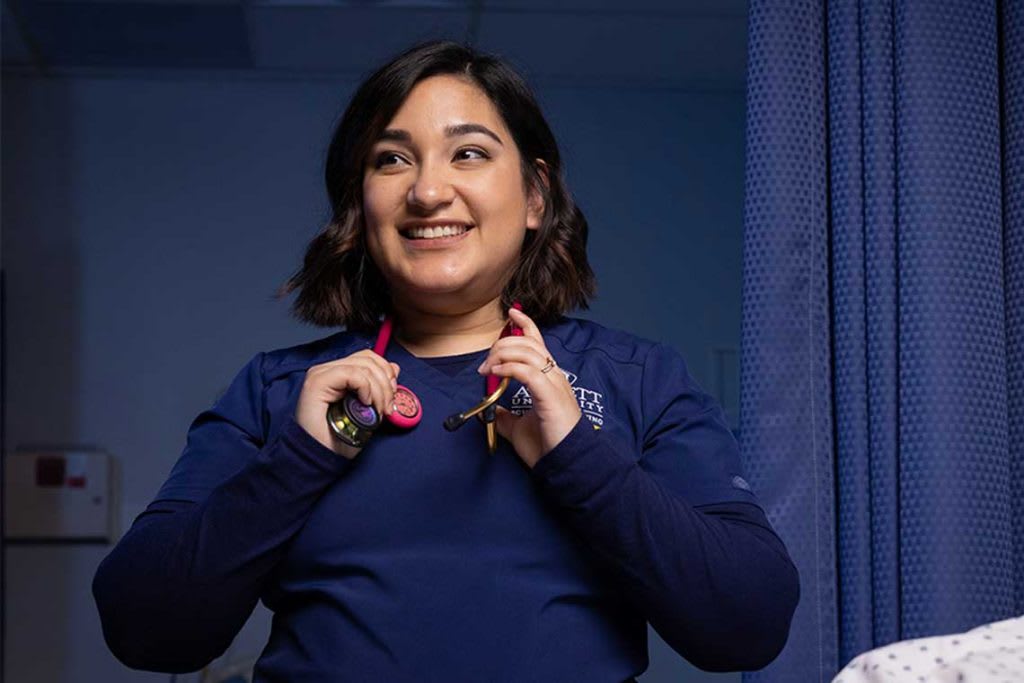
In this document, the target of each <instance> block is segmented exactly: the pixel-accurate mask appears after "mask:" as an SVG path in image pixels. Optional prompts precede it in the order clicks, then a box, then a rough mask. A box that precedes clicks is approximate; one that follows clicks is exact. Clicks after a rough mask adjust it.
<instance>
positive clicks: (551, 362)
mask: <svg viewBox="0 0 1024 683" xmlns="http://www.w3.org/2000/svg"><path fill="white" fill-rule="evenodd" d="M553 367H555V361H554V359H552V358H551V356H548V363H547V365H545V366H544V367H543V368H541V372H543V373H545V374H546V373H547V372H548V371H549V370H551V368H553Z"/></svg>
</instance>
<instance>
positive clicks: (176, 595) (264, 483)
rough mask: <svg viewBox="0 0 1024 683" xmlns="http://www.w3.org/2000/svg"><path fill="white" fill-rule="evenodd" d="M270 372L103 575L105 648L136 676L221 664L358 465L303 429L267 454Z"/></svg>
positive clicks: (236, 394) (212, 414)
mask: <svg viewBox="0 0 1024 683" xmlns="http://www.w3.org/2000/svg"><path fill="white" fill-rule="evenodd" d="M259 365H260V357H259V356H257V357H256V358H254V359H253V361H251V362H250V363H249V364H248V365H247V366H246V368H245V369H243V371H242V372H241V373H240V374H239V375H238V377H236V379H235V381H234V382H233V383H232V385H231V387H230V388H229V389H228V391H227V392H226V394H225V395H224V396H223V397H222V398H221V399H220V400H219V401H218V402H217V403H216V405H215V406H214V407H213V408H212V409H211V410H209V411H206V412H204V413H202V414H201V415H200V416H199V417H198V418H196V420H195V422H193V424H192V426H191V427H190V429H189V434H188V441H187V446H186V448H185V452H184V453H183V454H182V457H181V458H180V459H179V461H178V463H177V464H176V465H175V468H174V471H173V472H172V474H171V477H170V479H169V480H168V481H167V483H165V484H164V486H163V487H162V489H161V491H160V493H159V494H158V495H157V497H156V500H154V501H153V502H152V503H151V504H150V505H149V506H148V507H147V509H146V510H145V512H143V513H142V514H141V515H139V517H138V518H137V519H136V520H135V522H134V523H133V524H132V527H131V528H130V529H129V531H128V532H127V533H126V534H125V536H124V537H123V538H122V539H121V540H120V542H119V543H118V544H117V545H116V546H115V547H114V548H113V550H112V551H111V552H110V554H109V555H108V556H107V557H106V558H105V559H104V560H103V562H102V563H101V564H100V566H99V568H98V570H97V572H96V576H95V578H94V580H93V595H94V597H95V600H96V604H97V607H98V608H99V613H100V619H101V622H102V626H103V633H104V637H105V639H106V641H107V644H108V646H109V647H110V649H111V651H112V652H113V653H114V655H115V656H116V657H117V658H118V659H120V660H121V661H122V662H123V663H124V664H125V665H127V666H129V667H132V668H136V669H146V670H153V671H166V672H177V673H180V672H186V671H194V670H197V669H200V668H202V667H203V666H205V665H206V664H208V663H209V662H210V661H212V660H213V659H214V658H216V657H217V656H219V655H220V654H222V653H223V652H224V651H225V650H226V649H227V647H228V646H229V645H230V644H231V641H232V640H233V639H234V637H235V635H237V633H238V631H239V630H240V629H241V627H242V626H243V625H244V623H245V621H246V620H247V619H248V617H249V615H250V614H251V613H252V610H253V608H254V607H255V605H256V602H257V600H258V599H259V596H260V593H261V590H262V588H263V586H264V584H265V581H266V579H267V577H268V575H269V574H270V572H271V571H272V570H273V568H274V566H275V565H276V564H277V562H278V561H279V559H280V557H281V555H282V553H283V551H284V549H285V547H286V544H287V542H288V541H289V540H290V539H291V538H292V537H293V536H294V535H295V534H296V533H297V532H298V531H299V530H300V529H301V528H302V526H303V523H304V522H305V520H306V518H307V517H308V515H309V513H310V511H311V510H312V508H313V506H314V504H315V503H316V501H317V499H318V498H319V497H320V495H321V494H322V493H323V492H324V491H325V490H326V488H327V487H328V486H330V485H331V484H332V483H333V482H334V481H335V480H336V479H337V478H338V477H339V476H341V475H342V474H343V473H344V472H345V471H346V469H347V468H348V467H350V465H351V463H350V462H349V461H348V460H345V459H344V458H342V457H340V456H338V455H336V454H335V453H334V452H333V451H331V450H330V449H328V448H326V447H324V446H323V445H322V444H320V443H319V442H317V441H316V440H315V439H314V438H313V437H312V436H310V435H309V434H308V433H307V432H306V431H305V430H304V429H302V427H301V426H299V425H298V424H297V423H296V422H295V421H294V419H289V420H288V421H287V422H286V423H285V425H284V427H283V428H282V430H281V431H280V432H279V433H278V434H277V435H276V436H275V437H274V438H273V439H272V440H271V441H270V442H269V443H266V444H264V443H262V426H261V415H262V407H261V405H260V402H261V397H262V380H261V378H260V375H259Z"/></svg>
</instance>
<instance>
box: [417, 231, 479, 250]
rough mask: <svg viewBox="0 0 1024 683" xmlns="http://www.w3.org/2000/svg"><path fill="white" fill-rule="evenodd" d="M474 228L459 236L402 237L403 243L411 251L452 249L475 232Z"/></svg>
mask: <svg viewBox="0 0 1024 683" xmlns="http://www.w3.org/2000/svg"><path fill="white" fill-rule="evenodd" d="M473 230H474V228H470V229H469V230H466V231H464V232H462V233H460V234H458V235H448V236H446V237H430V238H426V239H414V238H412V237H406V236H405V235H402V241H403V242H404V243H405V244H406V245H407V246H408V247H409V248H411V249H425V250H429V249H444V248H446V247H450V246H451V245H453V244H457V243H458V242H461V241H462V240H464V239H465V238H466V235H468V234H469V233H471V232H473Z"/></svg>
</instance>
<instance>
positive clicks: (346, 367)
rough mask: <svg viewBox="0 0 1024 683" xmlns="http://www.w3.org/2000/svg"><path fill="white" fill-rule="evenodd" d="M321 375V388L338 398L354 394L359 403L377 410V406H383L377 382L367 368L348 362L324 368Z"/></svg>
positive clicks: (382, 397)
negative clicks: (338, 396) (336, 395)
mask: <svg viewBox="0 0 1024 683" xmlns="http://www.w3.org/2000/svg"><path fill="white" fill-rule="evenodd" d="M321 374H322V377H321V386H323V387H325V388H326V389H327V390H328V391H330V392H332V393H335V394H338V395H340V396H344V395H345V394H349V393H354V394H355V395H356V398H358V399H359V400H360V402H362V403H363V404H365V405H372V406H373V407H374V408H376V409H378V410H379V406H381V405H383V402H384V396H383V395H382V394H381V390H380V388H379V387H378V384H379V381H378V380H376V379H375V378H374V375H373V372H372V370H371V369H370V368H369V367H368V366H366V365H362V364H360V363H358V362H355V361H351V360H350V362H347V363H343V364H340V365H334V366H332V367H325V368H324V369H323V370H321ZM334 400H337V399H334Z"/></svg>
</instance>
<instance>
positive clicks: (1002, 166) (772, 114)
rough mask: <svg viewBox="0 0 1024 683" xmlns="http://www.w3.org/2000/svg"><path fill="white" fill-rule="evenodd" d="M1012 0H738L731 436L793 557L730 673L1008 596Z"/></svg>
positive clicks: (837, 654)
mask: <svg viewBox="0 0 1024 683" xmlns="http://www.w3.org/2000/svg"><path fill="white" fill-rule="evenodd" d="M1022 41H1024V2H1021V1H1019V0H1018V1H1013V2H1011V1H1010V0H1005V1H1004V2H1001V3H1000V2H996V1H995V0H988V1H986V0H906V1H892V0H860V1H859V2H858V1H857V0H848V1H845V2H844V1H839V0H828V1H826V0H802V1H801V0H751V2H750V15H749V51H748V60H749V61H748V82H747V98H748V101H747V170H746V173H747V178H746V199H745V201H746V206H745V237H744V266H743V267H744V284H743V332H742V334H743V342H742V343H743V357H742V366H741V387H742V390H741V415H742V422H741V441H742V448H743V455H744V460H745V463H744V464H745V466H746V468H747V471H748V473H749V474H750V476H751V479H752V483H753V485H754V489H755V490H756V491H757V492H758V494H759V496H760V498H761V499H762V501H763V502H764V503H765V506H766V508H767V511H768V513H769V517H770V518H771V520H772V522H773V523H774V524H775V525H776V528H777V529H778V530H779V532H780V535H781V536H782V537H783V539H784V540H785V542H786V544H787V546H788V548H789V550H790V552H791V554H792V555H793V557H794V561H795V562H796V563H797V567H798V569H799V571H800V578H801V601H800V605H799V607H798V608H797V612H796V616H795V618H794V622H793V627H792V630H791V633H790V638H789V642H788V644H787V646H786V649H785V650H784V651H783V653H782V654H781V655H780V657H779V658H778V659H777V660H776V661H775V662H774V663H773V664H772V665H770V666H769V667H767V668H766V669H763V670H762V671H760V672H757V673H751V674H747V675H746V680H747V681H793V682H794V683H806V682H808V681H819V680H821V681H828V680H830V679H831V678H832V676H834V675H835V674H836V673H837V671H838V670H839V669H840V668H841V667H842V666H844V665H845V664H846V663H847V662H848V661H849V660H850V659H851V658H853V657H854V656H855V655H857V654H858V653H860V652H863V651H865V650H869V649H872V648H874V647H878V646H881V645H884V644H887V643H890V642H892V641H896V640H903V639H907V638H915V637H921V636H927V635H935V634H942V633H952V632H957V631H963V630H966V629H969V628H971V627H973V626H976V625H978V624H982V623H986V622H990V621H995V620H998V619H1004V618H1008V617H1011V616H1015V615H1019V614H1021V612H1024V579H1022V577H1024V533H1022V531H1024V530H1022V524H1021V517H1022V502H1021V501H1022V496H1024V490H1022V484H1024V476H1022V450H1024V449H1022V444H1024V358H1022V342H1024V229H1022V220H1024V184H1022V182H1024V135H1022V132H1021V131H1022V125H1024V117H1022V114H1024V43H1022Z"/></svg>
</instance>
